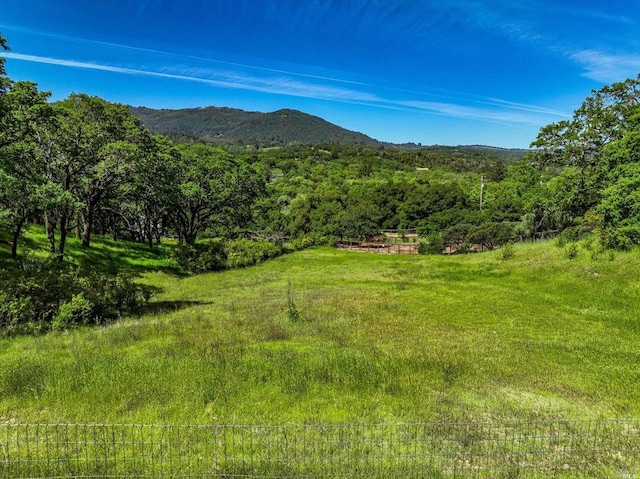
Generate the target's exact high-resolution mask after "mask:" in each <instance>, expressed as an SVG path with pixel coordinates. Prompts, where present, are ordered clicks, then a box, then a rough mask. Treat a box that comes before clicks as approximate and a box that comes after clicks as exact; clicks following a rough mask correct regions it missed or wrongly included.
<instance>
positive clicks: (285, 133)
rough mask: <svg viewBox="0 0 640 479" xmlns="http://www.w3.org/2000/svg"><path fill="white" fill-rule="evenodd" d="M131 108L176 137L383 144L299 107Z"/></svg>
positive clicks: (148, 123) (154, 128)
mask: <svg viewBox="0 0 640 479" xmlns="http://www.w3.org/2000/svg"><path fill="white" fill-rule="evenodd" d="M129 108H130V110H131V112H132V113H133V114H134V115H135V116H136V117H137V118H138V119H140V121H141V122H142V123H143V124H144V125H145V126H146V127H147V128H148V129H149V130H150V131H152V132H153V133H160V134H163V135H167V136H169V137H171V138H173V139H180V140H185V139H194V140H201V141H207V142H220V143H222V142H243V143H247V144H260V145H264V144H270V145H292V144H310V145H318V144H328V143H341V144H355V145H366V146H371V147H377V146H380V145H382V143H380V142H378V141H377V140H374V139H373V138H370V137H368V136H367V135H364V134H362V133H358V132H355V131H350V130H346V129H344V128H341V127H339V126H337V125H334V124H332V123H329V122H328V121H325V120H323V119H322V118H319V117H317V116H313V115H309V114H307V113H303V112H301V111H297V110H278V111H274V112H271V113H260V112H256V111H244V110H238V109H234V108H219V107H213V106H209V107H205V108H188V109H181V110H164V109H163V110H154V109H151V108H145V107H129Z"/></svg>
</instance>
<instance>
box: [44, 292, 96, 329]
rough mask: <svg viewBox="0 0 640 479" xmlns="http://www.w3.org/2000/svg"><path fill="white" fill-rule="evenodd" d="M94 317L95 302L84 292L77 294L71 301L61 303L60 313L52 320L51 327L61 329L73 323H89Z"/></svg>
mask: <svg viewBox="0 0 640 479" xmlns="http://www.w3.org/2000/svg"><path fill="white" fill-rule="evenodd" d="M93 318H94V306H93V304H92V303H91V302H90V301H88V300H87V299H86V298H85V297H84V294H82V293H80V294H76V295H73V297H72V298H71V300H70V301H68V302H65V303H62V304H61V305H60V307H59V308H58V314H56V315H55V317H54V318H53V321H52V322H51V329H53V330H54V331H60V330H63V329H66V328H67V327H69V326H71V325H73V324H89V323H91V321H92V319H93Z"/></svg>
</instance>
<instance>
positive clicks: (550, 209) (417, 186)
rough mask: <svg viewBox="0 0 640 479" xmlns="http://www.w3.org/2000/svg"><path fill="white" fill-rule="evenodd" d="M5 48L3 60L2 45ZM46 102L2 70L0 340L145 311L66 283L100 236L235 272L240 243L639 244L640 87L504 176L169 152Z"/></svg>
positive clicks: (137, 126)
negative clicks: (400, 233) (389, 237)
mask: <svg viewBox="0 0 640 479" xmlns="http://www.w3.org/2000/svg"><path fill="white" fill-rule="evenodd" d="M0 45H1V48H5V49H6V48H8V47H7V42H6V40H5V39H3V38H2V37H0ZM49 97H50V94H49V93H48V92H43V91H40V90H39V89H38V86H37V85H36V84H35V83H32V82H24V81H16V82H14V81H12V80H11V79H10V78H8V77H7V75H6V72H5V69H4V63H3V60H2V58H0V240H1V241H2V242H3V243H4V244H5V245H6V247H7V250H8V251H10V253H9V254H8V255H7V256H10V257H11V258H13V259H11V258H8V257H7V258H3V259H2V261H3V268H14V269H15V271H16V274H14V275H12V276H11V277H8V275H6V276H7V277H5V279H3V280H2V281H0V303H1V304H2V306H0V328H4V329H8V328H11V327H14V326H16V325H20V324H23V323H29V324H32V323H34V322H35V323H37V324H39V325H42V324H46V325H50V324H51V323H52V321H55V320H56V318H58V321H62V323H61V324H63V325H66V324H68V323H73V322H81V321H83V322H91V321H99V320H101V318H103V317H110V316H114V315H118V314H121V313H122V312H125V311H127V310H128V309H135V307H136V305H137V304H138V303H139V301H143V300H144V298H145V297H147V296H148V292H145V291H143V288H142V287H139V286H137V285H136V284H135V282H134V281H133V280H132V279H131V278H124V277H116V278H112V277H110V276H104V275H100V274H99V273H92V272H87V271H78V270H77V268H76V269H74V267H73V265H66V264H65V263H68V262H66V261H65V251H66V250H65V248H66V245H67V239H68V237H69V235H75V236H77V237H79V238H81V239H82V246H83V247H84V248H91V245H92V243H91V238H92V235H93V234H101V235H109V236H110V237H112V238H113V239H114V240H119V239H126V240H130V241H135V242H141V243H146V244H147V245H148V247H149V248H155V247H157V246H158V245H159V244H160V243H161V241H163V239H166V238H173V239H174V240H175V243H177V245H178V246H176V247H175V253H174V255H175V258H176V261H177V262H178V263H179V264H180V265H181V267H184V269H186V270H191V271H204V270H212V269H220V268H222V267H225V266H228V265H229V263H228V259H229V249H228V247H226V249H225V245H228V244H229V243H230V242H233V241H236V243H235V245H236V246H235V247H236V250H240V251H241V252H242V250H245V251H248V250H252V249H254V248H256V246H255V244H253V243H251V242H250V241H248V240H247V239H246V238H250V237H252V238H255V237H260V238H262V239H263V240H264V239H267V240H269V241H262V243H263V245H262V246H260V248H263V249H264V251H266V252H265V253H264V254H263V256H264V257H271V256H272V255H273V254H277V251H282V249H283V244H284V243H286V244H287V245H289V247H290V248H294V249H295V248H300V247H304V246H308V245H312V244H320V243H322V244H332V243H334V242H335V241H336V240H338V239H356V240H358V239H363V238H365V237H368V236H373V235H376V234H377V233H379V232H380V231H381V230H384V229H408V228H411V229H414V228H415V229H417V231H418V233H419V235H420V237H421V251H422V252H426V253H436V254H437V253H441V252H442V251H443V250H444V248H445V247H446V246H451V245H455V247H456V249H457V251H459V252H463V251H468V250H469V248H470V246H471V245H473V244H480V245H483V246H484V247H487V248H493V247H496V246H500V245H503V244H505V243H507V242H509V241H524V240H531V239H537V238H542V237H547V236H550V235H561V237H562V238H564V239H565V240H568V241H571V240H576V239H578V238H580V237H581V236H584V235H590V237H591V238H593V241H594V242H595V244H597V247H598V248H601V249H605V248H622V249H628V248H631V247H632V246H633V245H636V244H638V242H640V189H639V186H640V104H639V99H640V76H639V77H638V78H637V79H629V80H626V81H624V82H621V83H616V84H613V85H612V86H607V87H604V88H602V89H600V90H598V91H594V92H592V94H591V96H589V97H588V98H587V99H586V100H585V101H584V102H583V104H582V105H581V106H580V107H579V108H578V109H577V110H576V111H575V113H574V115H573V118H572V119H571V120H566V121H561V122H559V123H555V124H551V125H548V126H546V127H544V128H542V129H541V131H540V133H539V135H538V137H537V138H536V139H535V140H534V141H533V143H532V148H533V150H532V151H531V152H529V153H527V154H526V155H525V156H522V157H515V156H514V157H513V158H508V157H504V156H503V155H501V154H497V153H494V152H491V151H490V150H487V149H478V148H476V149H474V148H446V147H442V148H433V147H431V148H414V149H407V150H403V149H390V148H384V147H380V146H374V147H371V146H366V145H362V144H349V143H340V142H338V141H336V142H334V143H332V142H327V143H326V144H321V145H319V144H316V145H295V146H288V147H272V148H261V147H260V146H259V145H254V144H250V143H249V144H246V143H244V142H237V141H236V142H233V143H227V144H216V145H215V146H214V145H211V144H206V143H201V142H194V141H189V142H185V143H179V142H176V141H175V138H174V139H173V140H172V139H169V138H167V137H165V136H160V135H154V134H152V133H150V131H149V130H148V129H147V128H145V127H144V126H143V125H142V123H141V121H140V120H139V119H137V118H136V117H135V116H134V115H133V114H132V113H131V111H130V109H129V107H127V106H125V105H120V104H114V103H110V102H108V101H105V100H103V99H101V98H98V97H92V96H89V95H85V94H72V95H71V96H69V97H68V98H66V99H65V100H63V101H58V102H54V103H51V102H50V101H49ZM31 227H40V228H43V230H44V231H45V232H46V236H47V240H48V249H49V253H50V256H49V258H47V259H37V258H33V257H31V256H30V255H23V254H21V249H20V245H21V238H22V236H23V233H24V231H25V229H28V228H31ZM242 241H244V242H242ZM265 243H269V244H268V245H266V244H265ZM238 245H240V246H238ZM274 251H276V252H275V253H274ZM236 253H237V251H236ZM239 254H242V253H239ZM258 256H260V255H258ZM238 264H240V265H241V264H243V263H242V261H240V262H239V263H238ZM47 275H51V277H52V278H58V280H59V278H66V279H65V281H67V283H64V281H63V282H62V284H61V286H60V287H59V288H57V289H56V290H55V291H53V290H54V289H55V288H51V298H50V300H49V302H48V303H47V304H46V305H43V306H42V308H41V310H37V307H36V306H33V304H30V305H26V303H25V301H23V300H22V299H21V298H23V297H25V295H26V297H29V295H30V294H31V295H33V294H34V293H33V292H30V291H32V290H33V286H34V284H41V283H43V281H44V280H43V278H45V277H47ZM65 275H66V276H65ZM3 276H5V275H3ZM123 278H124V279H123ZM52 281H53V280H52ZM58 282H60V281H58ZM97 284H100V285H101V286H100V287H97V286H96V285H97ZM65 285H66V286H65ZM87 285H90V287H89V286H87ZM117 288H121V291H120V293H118V294H120V295H121V296H117V295H115V296H114V293H113V291H114V289H117ZM89 289H91V290H92V291H93V293H91V294H93V297H92V298H89V296H90V294H89V293H88V291H89ZM96 291H98V292H99V291H102V293H100V294H102V296H100V297H98V296H99V294H98V293H97V292H96ZM21 295H22V296H21ZM116 297H117V298H116ZM114 298H116V299H114ZM42 301H45V299H43V300H42ZM45 302H46V301H45ZM52 304H53V306H51V305H52ZM64 305H71V306H67V307H66V309H65V307H64ZM34 308H35V309H34ZM61 310H64V311H66V313H65V314H67V317H66V319H64V321H63V320H62V319H60V311H61ZM34 318H35V319H34ZM47 328H48V326H46V327H44V329H47ZM36 329H37V328H36ZM15 330H16V331H21V330H22V329H21V328H20V327H16V328H15Z"/></svg>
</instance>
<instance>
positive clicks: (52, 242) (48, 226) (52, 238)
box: [44, 211, 56, 254]
mask: <svg viewBox="0 0 640 479" xmlns="http://www.w3.org/2000/svg"><path fill="white" fill-rule="evenodd" d="M44 228H45V230H46V232H47V239H48V240H49V253H51V254H56V231H55V228H56V225H55V223H52V222H51V221H50V219H49V212H48V211H45V212H44Z"/></svg>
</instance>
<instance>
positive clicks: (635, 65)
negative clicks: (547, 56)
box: [569, 50, 640, 83]
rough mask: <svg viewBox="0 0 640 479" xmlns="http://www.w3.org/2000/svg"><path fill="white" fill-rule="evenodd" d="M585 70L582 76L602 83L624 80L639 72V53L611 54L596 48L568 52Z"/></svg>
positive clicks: (633, 76)
mask: <svg viewBox="0 0 640 479" xmlns="http://www.w3.org/2000/svg"><path fill="white" fill-rule="evenodd" d="M569 58H571V59H572V60H573V61H575V62H576V63H578V64H580V65H581V66H582V67H583V68H584V69H585V72H584V74H583V76H585V77H587V78H590V79H592V80H595V81H597V82H602V83H614V82H619V81H624V80H625V79H627V78H635V77H636V76H637V75H638V74H639V73H640V55H628V54H619V55H611V54H608V53H605V52H602V51H598V50H580V51H576V52H571V53H569Z"/></svg>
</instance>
